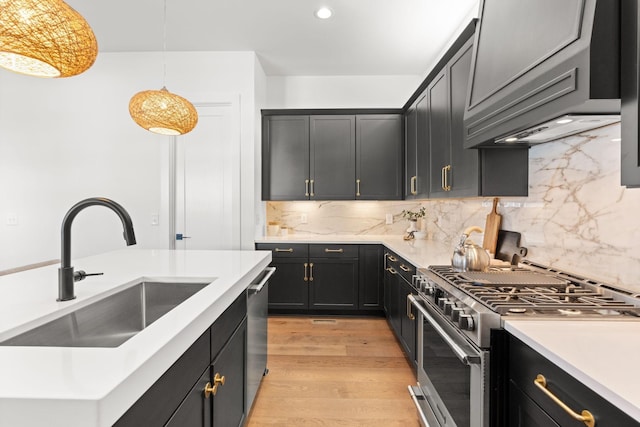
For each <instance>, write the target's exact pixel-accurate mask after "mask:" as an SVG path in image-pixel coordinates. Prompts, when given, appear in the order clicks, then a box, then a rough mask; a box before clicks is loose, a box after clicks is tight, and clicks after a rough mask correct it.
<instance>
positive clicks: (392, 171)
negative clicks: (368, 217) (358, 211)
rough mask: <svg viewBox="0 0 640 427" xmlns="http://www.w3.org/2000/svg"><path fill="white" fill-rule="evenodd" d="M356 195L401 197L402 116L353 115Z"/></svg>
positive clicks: (364, 198)
mask: <svg viewBox="0 0 640 427" xmlns="http://www.w3.org/2000/svg"><path fill="white" fill-rule="evenodd" d="M356 199H358V200H400V199H402V116H401V115H399V114H385V115H381V114H378V115H358V116H356Z"/></svg>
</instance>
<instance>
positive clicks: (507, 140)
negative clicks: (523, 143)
mask: <svg viewBox="0 0 640 427" xmlns="http://www.w3.org/2000/svg"><path fill="white" fill-rule="evenodd" d="M517 140H518V138H516V137H515V136H512V137H511V138H507V139H505V140H504V142H516V141H517Z"/></svg>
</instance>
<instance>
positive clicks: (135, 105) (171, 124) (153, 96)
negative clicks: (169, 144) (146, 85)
mask: <svg viewBox="0 0 640 427" xmlns="http://www.w3.org/2000/svg"><path fill="white" fill-rule="evenodd" d="M129 114H130V115H131V118H132V119H133V121H135V122H136V123H137V124H139V125H140V126H141V127H142V128H144V129H146V130H148V131H150V132H153V133H159V134H161V135H183V134H185V133H187V132H190V131H191V130H192V129H193V128H194V127H195V126H196V124H197V123H198V112H197V111H196V109H195V108H194V106H193V105H192V104H191V103H190V102H189V101H187V100H186V99H184V98H183V97H181V96H178V95H176V94H174V93H171V92H169V91H168V90H167V88H166V87H163V88H162V89H160V90H145V91H142V92H138V93H136V94H135V95H133V97H132V98H131V101H129Z"/></svg>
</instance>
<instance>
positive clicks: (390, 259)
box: [389, 255, 398, 262]
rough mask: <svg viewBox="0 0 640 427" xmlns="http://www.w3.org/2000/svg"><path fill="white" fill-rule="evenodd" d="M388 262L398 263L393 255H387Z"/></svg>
mask: <svg viewBox="0 0 640 427" xmlns="http://www.w3.org/2000/svg"><path fill="white" fill-rule="evenodd" d="M389 261H391V262H396V261H398V258H396V257H394V256H393V255H389Z"/></svg>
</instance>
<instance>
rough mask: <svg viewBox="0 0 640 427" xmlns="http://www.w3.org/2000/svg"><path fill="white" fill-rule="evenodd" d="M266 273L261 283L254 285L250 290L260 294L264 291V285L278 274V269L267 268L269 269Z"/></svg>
mask: <svg viewBox="0 0 640 427" xmlns="http://www.w3.org/2000/svg"><path fill="white" fill-rule="evenodd" d="M264 271H265V272H266V273H265V274H264V275H263V276H262V280H260V282H259V283H256V284H252V285H250V286H249V289H251V290H252V291H255V293H256V294H257V293H258V292H260V291H261V290H262V288H264V285H265V284H266V283H267V281H268V280H269V278H271V276H273V273H275V272H276V268H275V267H267V268H265V269H264Z"/></svg>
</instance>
